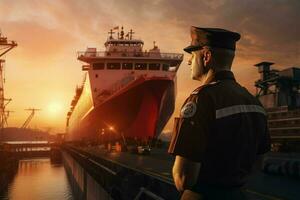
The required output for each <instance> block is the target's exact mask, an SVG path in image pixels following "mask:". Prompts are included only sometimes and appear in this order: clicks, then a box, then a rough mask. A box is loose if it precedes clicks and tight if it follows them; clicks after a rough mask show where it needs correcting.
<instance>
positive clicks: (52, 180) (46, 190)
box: [2, 158, 73, 200]
mask: <svg viewBox="0 0 300 200" xmlns="http://www.w3.org/2000/svg"><path fill="white" fill-rule="evenodd" d="M2 199H10V200H21V199H30V200H40V199H43V200H48V199H49V200H50V199H51V200H52V199H62V200H64V199H66V200H72V199H73V198H72V192H71V187H70V185H69V183H68V178H67V174H66V172H65V169H64V167H63V164H55V165H54V164H51V163H50V159H48V158H44V159H41V158H40V159H28V160H20V161H19V168H18V172H17V174H16V176H15V178H14V180H13V181H12V183H11V184H10V185H9V187H8V192H7V196H6V197H4V198H2Z"/></svg>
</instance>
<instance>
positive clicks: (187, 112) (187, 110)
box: [180, 101, 197, 118]
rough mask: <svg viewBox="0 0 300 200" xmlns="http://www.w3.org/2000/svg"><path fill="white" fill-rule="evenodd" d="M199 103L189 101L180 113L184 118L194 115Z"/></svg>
mask: <svg viewBox="0 0 300 200" xmlns="http://www.w3.org/2000/svg"><path fill="white" fill-rule="evenodd" d="M196 110H197V105H196V103H195V102H193V101H189V102H187V103H186V104H185V105H184V106H183V108H182V109H181V111H180V115H181V116H182V117H183V118H189V117H193V116H194V115H195V113H196Z"/></svg>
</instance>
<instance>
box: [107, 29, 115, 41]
mask: <svg viewBox="0 0 300 200" xmlns="http://www.w3.org/2000/svg"><path fill="white" fill-rule="evenodd" d="M114 33H115V32H113V30H112V29H110V31H109V32H108V34H110V36H109V39H113V34H114Z"/></svg>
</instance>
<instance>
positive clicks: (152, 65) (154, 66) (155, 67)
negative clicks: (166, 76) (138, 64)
mask: <svg viewBox="0 0 300 200" xmlns="http://www.w3.org/2000/svg"><path fill="white" fill-rule="evenodd" d="M159 69H160V64H159V63H150V64H149V70H159Z"/></svg>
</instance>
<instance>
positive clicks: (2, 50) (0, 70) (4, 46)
mask: <svg viewBox="0 0 300 200" xmlns="http://www.w3.org/2000/svg"><path fill="white" fill-rule="evenodd" d="M16 46H17V43H16V42H15V41H9V40H8V39H7V37H4V36H3V35H2V33H1V31H0V131H1V133H2V132H3V127H4V124H5V123H6V113H5V107H6V105H7V104H8V103H9V102H10V101H11V99H6V98H4V82H5V77H4V63H5V60H4V59H2V57H3V56H4V55H5V54H6V53H8V52H9V51H10V50H12V49H13V48H15V47H16Z"/></svg>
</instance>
